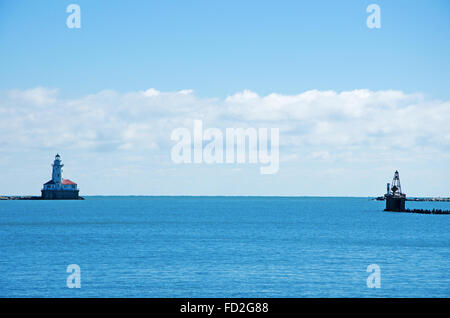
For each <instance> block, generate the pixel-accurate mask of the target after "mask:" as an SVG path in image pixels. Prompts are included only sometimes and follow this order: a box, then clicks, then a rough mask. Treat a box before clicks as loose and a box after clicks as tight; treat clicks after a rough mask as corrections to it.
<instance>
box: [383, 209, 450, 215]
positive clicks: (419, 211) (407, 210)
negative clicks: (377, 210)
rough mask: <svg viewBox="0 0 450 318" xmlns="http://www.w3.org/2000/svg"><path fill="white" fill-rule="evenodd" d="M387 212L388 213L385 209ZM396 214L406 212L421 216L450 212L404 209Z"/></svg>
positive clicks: (447, 211) (447, 212) (449, 211)
mask: <svg viewBox="0 0 450 318" xmlns="http://www.w3.org/2000/svg"><path fill="white" fill-rule="evenodd" d="M385 211H388V210H386V209H385ZM394 212H405V213H419V214H450V210H441V209H431V210H426V209H404V210H401V211H394Z"/></svg>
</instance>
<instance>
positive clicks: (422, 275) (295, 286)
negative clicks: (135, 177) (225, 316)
mask: <svg viewBox="0 0 450 318" xmlns="http://www.w3.org/2000/svg"><path fill="white" fill-rule="evenodd" d="M383 205H384V202H375V201H369V200H368V199H365V198H271V197H260V198H255V197H88V198H87V199H86V200H85V201H0V296H1V297H385V296H388V297H450V231H449V229H450V215H421V214H407V213H389V212H383V211H382V209H383ZM407 205H408V207H410V208H412V207H418V208H426V207H430V206H432V207H437V208H448V205H449V204H446V203H411V202H407ZM69 264H78V265H79V266H80V268H81V288H80V289H69V288H67V286H66V279H67V276H68V275H69V274H68V273H66V268H67V266H68V265H69ZM370 264H377V265H379V266H380V268H381V288H379V289H369V288H368V287H367V285H366V279H367V277H368V275H369V274H368V273H366V268H367V266H368V265H370Z"/></svg>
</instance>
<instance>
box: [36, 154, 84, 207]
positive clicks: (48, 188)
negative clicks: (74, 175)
mask: <svg viewBox="0 0 450 318" xmlns="http://www.w3.org/2000/svg"><path fill="white" fill-rule="evenodd" d="M63 167H64V165H63V164H62V162H61V156H60V155H59V154H56V156H55V160H54V161H53V164H52V179H51V180H50V181H48V182H47V183H45V184H44V187H43V188H42V190H41V193H42V196H41V197H42V199H45V200H78V199H80V196H79V192H80V190H78V186H77V184H76V183H75V182H73V181H70V180H69V179H63V177H62V172H63V170H62V168H63Z"/></svg>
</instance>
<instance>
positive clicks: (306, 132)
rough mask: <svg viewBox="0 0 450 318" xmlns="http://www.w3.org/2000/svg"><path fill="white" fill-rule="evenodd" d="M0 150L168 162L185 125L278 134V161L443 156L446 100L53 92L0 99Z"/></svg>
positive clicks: (398, 95) (390, 95) (361, 93)
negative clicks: (141, 155)
mask: <svg viewBox="0 0 450 318" xmlns="http://www.w3.org/2000/svg"><path fill="white" fill-rule="evenodd" d="M0 97H1V100H0V147H1V148H2V149H3V150H6V149H22V150H23V149H36V148H58V149H80V150H85V151H94V152H95V151H101V152H104V151H118V152H123V153H129V152H133V151H135V150H139V151H140V152H142V151H147V152H149V153H152V154H156V155H162V156H166V155H167V153H168V152H169V150H168V149H169V147H170V146H171V145H172V143H171V140H170V134H171V131H172V130H173V129H174V128H176V127H188V128H191V127H192V120H193V119H203V121H204V124H205V126H206V128H207V127H219V128H224V127H238V126H241V127H278V128H280V133H281V135H280V143H281V146H282V149H281V151H280V155H281V159H282V160H283V161H289V160H292V161H296V160H299V158H302V157H304V158H311V159H312V160H344V161H345V160H347V161H355V160H358V158H360V159H361V160H363V159H364V160H366V159H367V158H371V157H372V158H378V157H379V156H381V155H384V154H386V153H388V152H390V151H393V150H394V151H396V152H401V154H402V155H405V156H413V155H414V154H421V155H423V153H424V152H425V153H427V152H429V153H430V154H433V155H434V156H435V155H436V154H441V155H448V152H449V149H450V137H449V136H450V125H449V124H448V123H449V122H450V101H439V100H427V99H425V98H424V96H422V95H421V94H406V93H404V92H401V91H370V90H366V89H362V90H353V91H344V92H335V91H318V90H311V91H306V92H303V93H300V94H297V95H283V94H275V93H274V94H270V95H267V96H259V95H258V94H256V93H254V92H251V91H248V90H244V91H243V92H238V93H236V94H234V95H231V96H228V97H227V98H225V99H220V98H213V99H205V98H199V97H196V96H195V94H194V92H193V91H192V90H181V91H178V92H160V91H157V90H156V89H153V88H150V89H148V90H145V91H135V92H128V93H118V92H115V91H111V90H105V91H101V92H98V93H96V94H91V95H87V96H82V97H80V98H75V99H65V98H62V97H60V96H59V95H58V91H57V90H55V89H46V88H42V87H38V88H34V89H30V90H13V91H7V92H3V93H1V95H0Z"/></svg>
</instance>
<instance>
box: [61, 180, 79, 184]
mask: <svg viewBox="0 0 450 318" xmlns="http://www.w3.org/2000/svg"><path fill="white" fill-rule="evenodd" d="M62 184H76V183H75V182H73V181H71V180H69V179H63V181H62Z"/></svg>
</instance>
